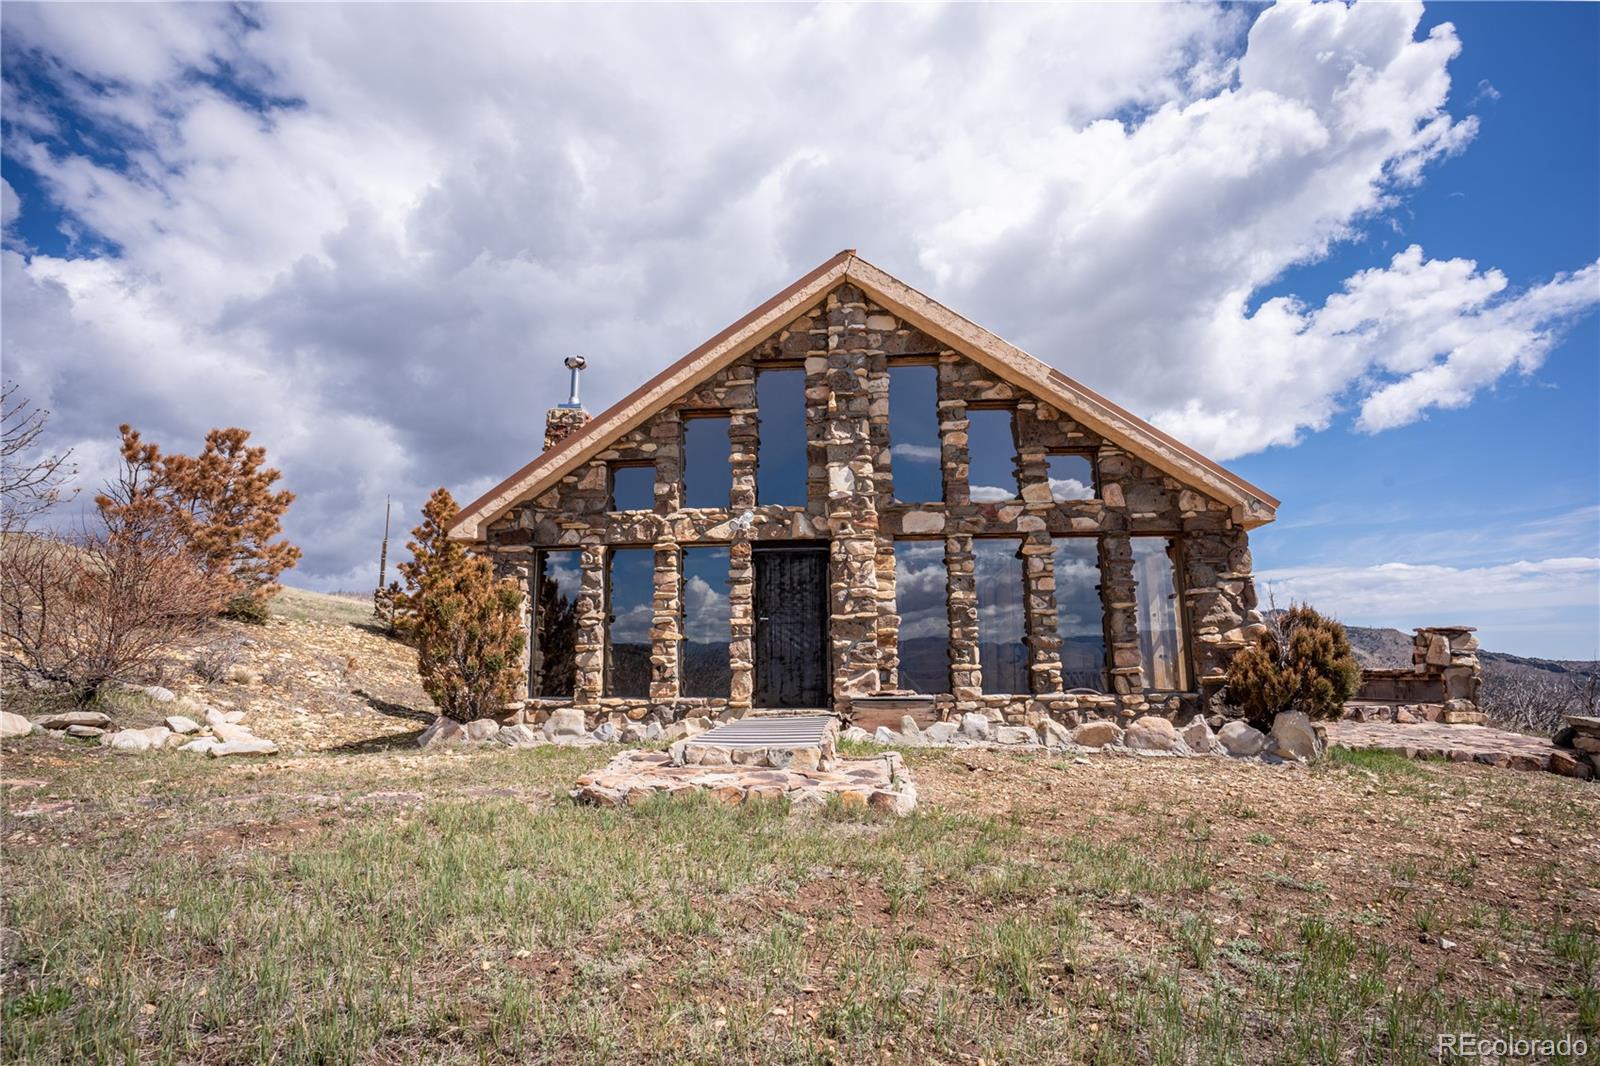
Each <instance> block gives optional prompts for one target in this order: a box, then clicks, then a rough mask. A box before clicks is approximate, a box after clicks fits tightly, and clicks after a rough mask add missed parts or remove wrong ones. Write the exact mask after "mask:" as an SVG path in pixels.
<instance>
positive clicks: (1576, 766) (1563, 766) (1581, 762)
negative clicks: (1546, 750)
mask: <svg viewBox="0 0 1600 1066" xmlns="http://www.w3.org/2000/svg"><path fill="white" fill-rule="evenodd" d="M1550 770H1551V772H1552V773H1557V774H1560V775H1561V776H1562V777H1576V778H1577V779H1578V780H1579V781H1587V780H1589V778H1591V777H1593V776H1594V771H1593V770H1592V769H1590V767H1589V760H1588V759H1585V758H1582V757H1581V756H1579V755H1574V754H1573V753H1572V752H1570V751H1560V750H1557V751H1552V752H1551V753H1550Z"/></svg>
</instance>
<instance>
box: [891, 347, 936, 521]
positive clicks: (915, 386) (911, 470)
mask: <svg viewBox="0 0 1600 1066" xmlns="http://www.w3.org/2000/svg"><path fill="white" fill-rule="evenodd" d="M889 464H890V468H891V469H892V470H893V472H894V498H895V499H897V500H900V501H901V502H903V503H936V502H938V501H940V500H942V499H944V478H943V476H942V471H943V469H944V464H943V462H942V457H941V455H940V453H939V368H938V367H936V366H915V365H913V366H891V367H890V368H889Z"/></svg>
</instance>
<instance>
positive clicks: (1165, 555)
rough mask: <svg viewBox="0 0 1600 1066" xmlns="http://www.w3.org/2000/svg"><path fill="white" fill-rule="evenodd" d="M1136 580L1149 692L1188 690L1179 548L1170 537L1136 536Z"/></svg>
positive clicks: (1134, 540)
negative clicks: (1179, 573)
mask: <svg viewBox="0 0 1600 1066" xmlns="http://www.w3.org/2000/svg"><path fill="white" fill-rule="evenodd" d="M1132 540H1133V580H1134V587H1135V589H1136V590H1137V593H1138V594H1137V596H1136V602H1137V604H1138V612H1139V617H1138V619H1137V621H1138V626H1139V654H1140V656H1141V657H1142V658H1143V660H1144V684H1145V688H1146V689H1152V690H1155V691H1160V692H1182V691H1186V690H1187V689H1188V682H1189V671H1188V666H1187V660H1188V655H1187V651H1186V649H1185V647H1184V639H1183V601H1182V599H1180V594H1181V589H1180V588H1179V586H1178V581H1177V569H1178V546H1177V543H1176V542H1175V541H1173V540H1171V539H1170V538H1168V537H1134V538H1132Z"/></svg>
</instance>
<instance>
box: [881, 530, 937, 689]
mask: <svg viewBox="0 0 1600 1066" xmlns="http://www.w3.org/2000/svg"><path fill="white" fill-rule="evenodd" d="M948 578H949V573H948V571H947V570H946V569H945V565H944V541H934V540H897V541H895V542H894V607H895V613H896V614H898V615H899V616H900V687H901V688H903V689H908V690H910V691H912V692H922V693H940V692H949V691H950V611H949V602H950V597H949V592H948V591H947V589H948Z"/></svg>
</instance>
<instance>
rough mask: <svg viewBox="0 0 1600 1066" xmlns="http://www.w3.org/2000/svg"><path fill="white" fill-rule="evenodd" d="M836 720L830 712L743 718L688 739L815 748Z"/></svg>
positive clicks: (719, 743)
mask: <svg viewBox="0 0 1600 1066" xmlns="http://www.w3.org/2000/svg"><path fill="white" fill-rule="evenodd" d="M837 722H838V720H837V719H836V718H834V717H833V715H831V714H811V715H770V716H762V717H759V718H741V719H739V720H738V721H736V722H728V723H727V724H726V725H719V726H717V727H716V728H715V729H712V730H710V731H709V732H705V733H698V734H696V735H695V736H692V737H690V738H689V743H691V744H714V745H717V746H718V747H724V748H812V747H817V746H819V745H820V744H821V743H822V740H823V738H824V737H825V736H827V734H828V730H829V729H831V728H834V727H835V726H836V725H837Z"/></svg>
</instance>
